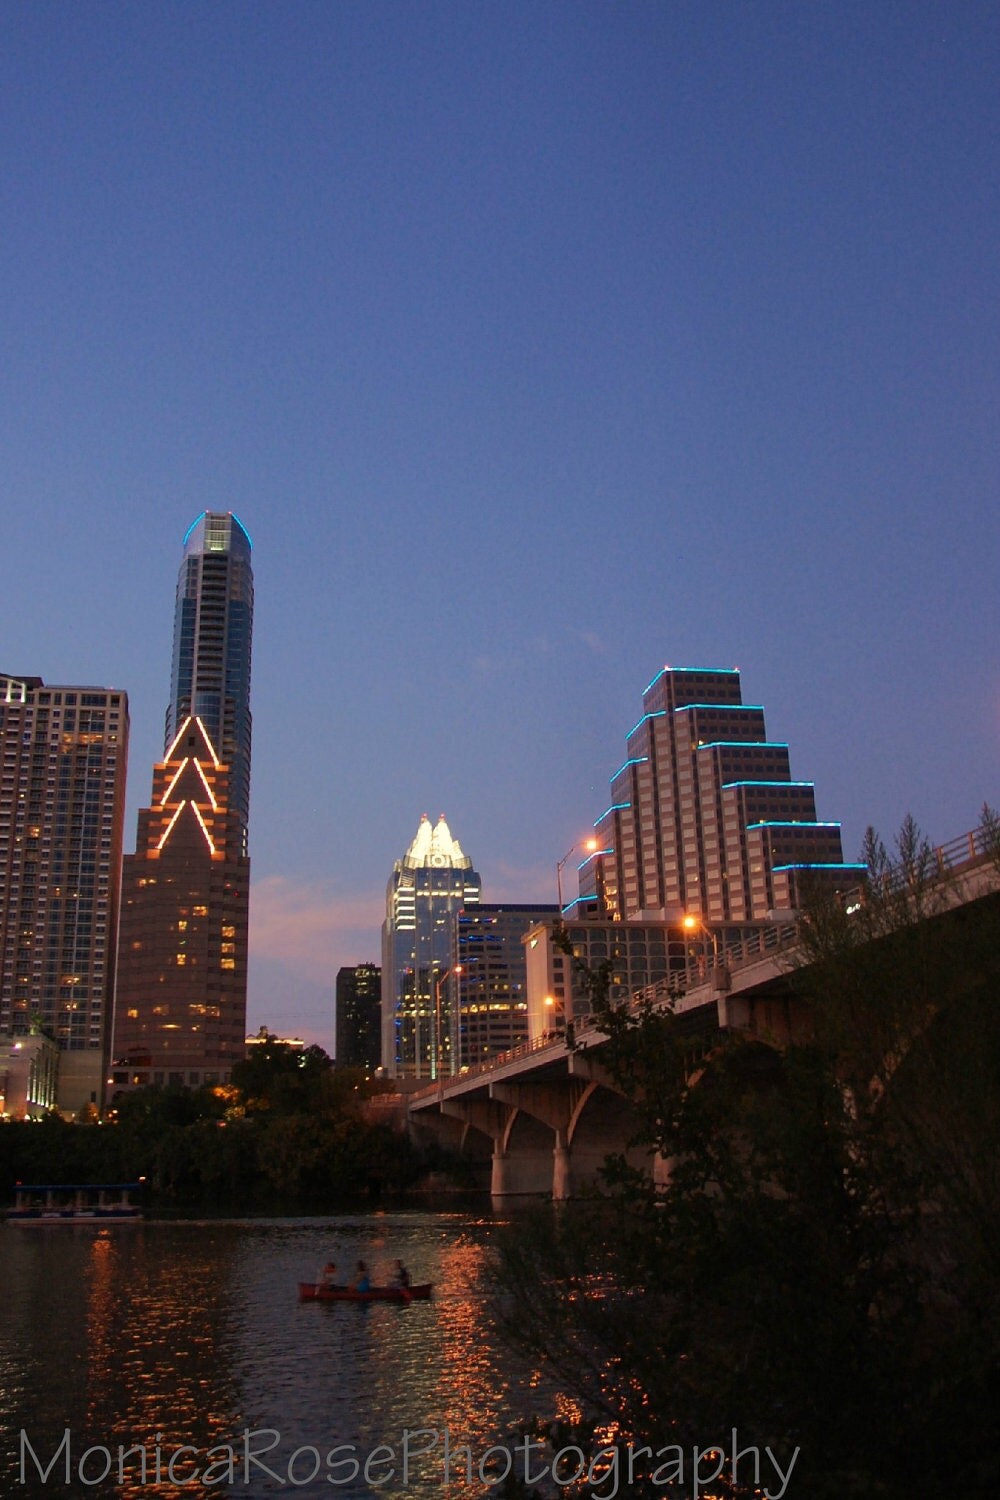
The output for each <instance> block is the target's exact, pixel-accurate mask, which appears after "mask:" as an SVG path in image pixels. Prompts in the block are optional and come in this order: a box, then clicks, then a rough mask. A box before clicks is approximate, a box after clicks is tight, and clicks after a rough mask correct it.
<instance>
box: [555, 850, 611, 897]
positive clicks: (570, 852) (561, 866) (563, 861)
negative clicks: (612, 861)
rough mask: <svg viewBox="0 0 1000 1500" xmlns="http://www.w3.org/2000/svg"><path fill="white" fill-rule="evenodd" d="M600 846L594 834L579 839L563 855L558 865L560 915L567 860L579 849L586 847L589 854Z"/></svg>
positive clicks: (593, 852)
mask: <svg viewBox="0 0 1000 1500" xmlns="http://www.w3.org/2000/svg"><path fill="white" fill-rule="evenodd" d="M600 847H601V845H600V840H599V839H595V838H594V837H593V835H591V837H590V838H589V839H577V841H576V843H575V844H574V845H573V846H572V847H571V848H569V849H567V850H566V853H565V854H564V855H563V857H562V859H561V860H560V861H559V863H558V864H557V865H556V893H557V895H558V897H559V915H560V916H562V909H563V898H562V872H563V870H564V869H565V867H566V861H567V860H568V859H572V858H573V855H574V854H575V853H576V851H577V850H578V849H586V850H587V852H588V853H589V854H596V853H597V850H598V849H599V848H600Z"/></svg>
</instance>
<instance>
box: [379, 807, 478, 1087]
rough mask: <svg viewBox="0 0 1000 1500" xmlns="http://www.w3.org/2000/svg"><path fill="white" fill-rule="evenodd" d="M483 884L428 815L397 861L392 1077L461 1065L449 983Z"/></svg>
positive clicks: (390, 941)
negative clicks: (446, 996) (460, 929)
mask: <svg viewBox="0 0 1000 1500" xmlns="http://www.w3.org/2000/svg"><path fill="white" fill-rule="evenodd" d="M481 889H482V882H481V880H480V879H479V876H478V874H477V873H476V871H475V870H474V869H473V868H472V860H471V859H470V858H469V857H468V855H466V854H463V852H462V849H461V846H460V845H459V843H458V840H457V839H453V838H452V836H451V831H450V829H449V828H448V824H447V823H446V822H445V820H444V815H443V814H442V816H441V818H440V820H439V821H438V824H437V826H436V827H432V826H431V823H430V820H429V818H428V817H427V815H426V813H425V814H424V816H423V817H422V818H421V820H420V826H419V828H418V829H417V832H416V836H415V837H414V839H413V842H412V843H411V844H410V847H409V849H407V851H406V853H405V854H404V855H403V858H402V859H397V861H396V863H395V865H394V866H393V871H392V875H391V876H390V878H389V884H388V888H387V890H386V916H385V921H384V923H383V924H382V1066H383V1067H384V1068H385V1069H386V1072H387V1073H389V1074H390V1076H392V1077H408V1078H438V1077H441V1076H442V1075H443V1074H450V1073H452V1072H454V1071H455V1070H456V1068H457V1066H458V1062H457V1059H458V1036H457V1031H456V1029H455V1017H454V1015H450V1014H449V1012H448V1010H447V1008H446V1006H445V1004H444V1000H443V996H442V987H443V985H444V983H445V982H446V979H447V975H448V972H449V971H450V969H451V968H452V966H453V965H454V964H455V963H456V962H457V957H456V952H455V918H456V916H457V915H458V913H459V911H460V910H462V908H463V907H466V908H467V907H470V906H475V905H478V902H479V896H480V891H481Z"/></svg>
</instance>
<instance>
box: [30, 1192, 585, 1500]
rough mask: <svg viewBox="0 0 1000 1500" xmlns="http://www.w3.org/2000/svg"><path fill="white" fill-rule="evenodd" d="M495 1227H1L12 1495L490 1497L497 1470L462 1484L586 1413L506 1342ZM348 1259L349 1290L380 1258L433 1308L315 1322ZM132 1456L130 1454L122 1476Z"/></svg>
mask: <svg viewBox="0 0 1000 1500" xmlns="http://www.w3.org/2000/svg"><path fill="white" fill-rule="evenodd" d="M499 1222H500V1221H499V1220H498V1219H496V1218H494V1217H491V1216H490V1215H489V1214H488V1213H486V1214H483V1215H481V1216H480V1215H477V1214H476V1213H475V1212H470V1213H461V1212H458V1213H425V1212H399V1213H394V1212H386V1213H379V1214H368V1215H357V1216H354V1217H346V1216H345V1217H336V1218H324V1219H316V1218H312V1219H271V1220H245V1221H233V1220H209V1221H203V1222H173V1223H168V1222H162V1223H158V1222H144V1223H140V1224H135V1225H120V1226H114V1227H110V1226H105V1227H103V1228H85V1227H80V1226H77V1227H72V1228H67V1227H46V1228H39V1227H32V1228H26V1227H22V1226H17V1225H12V1224H7V1225H0V1265H2V1268H3V1276H2V1284H3V1296H2V1300H0V1493H2V1495H3V1496H4V1497H13V1496H23V1497H25V1500H40V1497H42V1496H53V1497H55V1496H66V1495H74V1496H82V1495H93V1496H99V1497H102V1500H104V1497H120V1500H138V1497H140V1496H149V1497H153V1500H182V1497H190V1496H192V1495H206V1494H215V1495H224V1496H226V1497H228V1500H241V1497H249V1496H253V1497H256V1496H264V1495H275V1494H285V1495H292V1494H297V1495H301V1496H305V1497H307V1500H315V1497H318V1496H320V1495H323V1496H327V1497H329V1496H331V1495H332V1496H337V1495H341V1496H345V1497H349V1500H358V1497H361V1496H374V1495H387V1494H400V1493H407V1494H414V1495H425V1496H428V1497H431V1496H442V1497H452V1496H454V1497H456V1500H457V1497H463V1500H472V1497H479V1496H481V1495H484V1494H487V1493H488V1492H489V1479H490V1472H489V1470H487V1471H486V1483H483V1482H481V1481H479V1480H477V1479H476V1478H474V1480H473V1484H472V1485H471V1486H470V1485H469V1484H468V1483H467V1481H466V1479H465V1478H463V1472H464V1471H467V1470H468V1466H469V1464H470V1462H471V1464H472V1467H473V1473H474V1475H475V1473H476V1470H477V1469H478V1468H479V1466H480V1465H481V1464H482V1463H483V1462H484V1459H485V1456H486V1454H487V1450H489V1449H490V1447H491V1445H492V1444H494V1443H496V1442H497V1441H498V1440H500V1439H502V1438H503V1437H504V1436H505V1435H508V1434H510V1433H511V1432H512V1431H513V1430H514V1428H515V1426H516V1424H517V1423H518V1422H519V1421H520V1420H522V1419H526V1418H528V1417H530V1416H531V1415H532V1414H537V1415H543V1414H548V1413H551V1412H553V1411H556V1410H558V1411H560V1412H562V1413H563V1414H568V1413H571V1412H572V1409H573V1408H572V1406H571V1405H570V1404H569V1403H567V1402H566V1401H564V1400H562V1399H561V1398H560V1397H559V1394H558V1392H557V1391H556V1390H555V1389H554V1388H553V1387H551V1386H550V1385H549V1384H547V1382H546V1381H545V1380H544V1379H543V1377H542V1375H541V1373H540V1372H539V1371H538V1370H536V1369H532V1368H530V1367H528V1366H526V1365H525V1364H524V1363H523V1361H521V1360H520V1359H519V1358H517V1357H515V1356H514V1355H513V1354H512V1353H511V1352H510V1351H509V1350H507V1349H506V1348H505V1347H504V1346H503V1345H502V1344H501V1343H500V1342H499V1341H498V1339H497V1337H496V1335H495V1333H494V1330H493V1328H492V1327H491V1321H490V1310H489V1303H488V1298H487V1291H486V1284H485V1278H484V1262H485V1257H486V1254H487V1248H488V1245H489V1243H490V1240H491V1238H492V1236H493V1235H494V1234H495V1232H496V1228H497V1225H498V1223H499ZM331 1256H332V1258H333V1259H334V1260H335V1261H336V1263H337V1265H338V1266H339V1267H341V1268H342V1269H343V1268H347V1267H350V1266H353V1265H354V1264H355V1263H356V1262H357V1260H358V1259H359V1258H363V1259H365V1260H366V1261H367V1262H368V1263H369V1265H370V1266H371V1267H372V1270H373V1273H374V1279H375V1280H382V1279H387V1276H388V1272H389V1270H390V1268H391V1265H392V1262H393V1260H394V1259H395V1257H396V1256H400V1257H402V1259H403V1260H404V1261H405V1262H406V1264H407V1266H408V1267H409V1269H410V1271H411V1274H412V1276H413V1280H414V1281H415V1282H421V1281H432V1282H434V1284H435V1294H434V1298H433V1300H432V1301H430V1302H427V1303H421V1302H414V1303H412V1304H410V1305H409V1306H399V1305H394V1304H367V1305H359V1304H351V1303H300V1302H299V1301H298V1296H297V1283H298V1282H299V1281H309V1280H313V1279H314V1278H315V1276H316V1274H317V1272H318V1268H319V1267H320V1266H321V1265H322V1264H323V1263H324V1262H325V1261H326V1260H327V1259H328V1258H329V1257H331ZM417 1429H424V1430H425V1431H424V1433H423V1436H421V1437H419V1438H417V1437H411V1438H410V1439H409V1445H408V1447H409V1453H408V1463H407V1472H406V1474H405V1476H404V1472H403V1459H404V1456H407V1454H406V1447H407V1445H406V1443H405V1442H404V1436H405V1433H406V1432H407V1430H409V1431H410V1432H411V1433H414V1432H415V1431H416V1430H417ZM67 1432H68V1434H69V1436H68V1438H67V1437H66V1434H67ZM432 1434H436V1436H432ZM61 1444H62V1447H60V1445H61ZM446 1445H450V1448H451V1450H452V1455H451V1465H450V1474H451V1478H450V1480H449V1479H446V1467H445V1461H446V1456H447V1453H446ZM460 1446H465V1447H467V1448H468V1450H469V1456H468V1457H467V1458H465V1457H461V1456H460V1457H458V1458H456V1457H455V1456H454V1449H456V1448H458V1447H460ZM421 1447H423V1448H426V1450H427V1451H426V1452H425V1453H424V1454H423V1455H422V1456H419V1455H417V1453H416V1450H417V1449H418V1448H421ZM119 1448H124V1449H125V1450H133V1451H132V1452H131V1456H129V1457H127V1458H126V1459H125V1460H124V1462H123V1464H122V1472H121V1473H120V1474H119V1472H118V1468H119ZM88 1450H90V1451H88ZM230 1450H231V1451H230ZM333 1450H337V1451H336V1452H334V1451H333ZM494 1459H495V1461H496V1462H497V1463H500V1464H502V1463H503V1462H504V1461H503V1460H502V1459H500V1457H499V1456H498V1455H494ZM53 1460H54V1461H53ZM171 1461H172V1463H173V1468H172V1470H171V1469H170V1468H169V1465H170V1463H171ZM67 1462H68V1463H69V1465H70V1474H71V1482H70V1484H69V1486H67V1485H66V1483H65V1474H66V1464H67ZM517 1462H518V1463H519V1464H523V1462H524V1457H523V1454H522V1456H521V1457H520V1459H519V1460H518V1461H517ZM529 1462H530V1458H529ZM143 1463H145V1473H144V1472H143V1468H142V1465H143ZM107 1464H110V1466H111V1467H110V1469H109V1471H108V1472H107V1474H106V1475H105V1473H104V1470H105V1467H106V1465H107ZM50 1465H51V1468H50ZM46 1471H48V1473H47V1477H43V1475H45V1474H46ZM366 1471H367V1473H366ZM514 1472H515V1473H520V1472H521V1469H520V1467H517V1466H515V1470H514Z"/></svg>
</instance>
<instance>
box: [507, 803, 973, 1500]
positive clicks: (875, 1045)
mask: <svg viewBox="0 0 1000 1500" xmlns="http://www.w3.org/2000/svg"><path fill="white" fill-rule="evenodd" d="M896 852H897V856H898V857H897V858H896V859H894V860H893V859H890V858H889V856H888V854H887V853H886V852H885V849H884V846H883V845H882V844H881V841H880V840H879V839H878V838H877V835H875V834H873V833H870V834H869V836H868V838H867V840H866V858H867V860H868V862H869V872H870V873H869V878H868V880H867V882H866V885H865V889H864V892H863V899H862V901H861V904H860V905H858V904H857V902H848V903H835V902H827V901H823V900H819V899H816V900H815V901H813V902H811V903H810V907H809V910H808V912H807V914H806V917H805V920H804V923H803V940H804V944H805V949H806V955H807V958H808V964H807V966H804V968H803V971H802V973H801V974H798V975H796V976H794V979H793V982H794V984H795V987H796V990H797V992H798V994H799V996H800V997H801V1003H802V1004H803V1005H804V1006H806V1007H807V1009H808V1013H809V1015H810V1016H811V1018H812V1028H811V1035H810V1036H809V1039H808V1041H800V1042H797V1043H794V1044H789V1045H787V1046H785V1047H783V1048H782V1049H778V1048H777V1047H772V1046H768V1045H765V1044H763V1043H762V1041H761V1040H760V1039H752V1038H750V1037H748V1036H746V1035H740V1034H733V1033H730V1034H727V1035H724V1036H722V1037H721V1038H720V1039H719V1041H718V1043H717V1045H715V1046H713V1047H712V1049H711V1051H710V1052H709V1053H707V1055H702V1056H699V1055H697V1053H696V1052H694V1051H693V1050H692V1044H691V1041H690V1039H689V1038H687V1037H686V1036H685V1033H684V1029H683V1027H682V1026H680V1025H679V1024H678V1018H677V1017H675V1016H673V1015H672V1014H670V1013H669V1012H667V1013H662V1012H654V1011H653V1010H652V1009H651V1008H650V1007H649V1006H647V1007H645V1008H643V1009H641V1010H639V1011H638V1012H635V1011H633V1010H631V1009H629V1008H626V1007H614V1006H612V1005H610V1004H609V1003H608V1002H607V998H606V986H602V985H601V983H600V981H599V979H598V981H597V982H596V983H595V984H594V985H593V987H592V1000H593V1004H594V1011H595V1016H596V1017H597V1019H598V1022H599V1025H600V1026H601V1028H602V1029H603V1030H604V1031H605V1033H606V1034H607V1036H608V1043H607V1046H606V1049H605V1050H606V1053H607V1054H608V1065H609V1067H610V1068H611V1070H612V1072H613V1074H614V1076H615V1077H616V1078H617V1081H618V1084H619V1086H620V1087H621V1088H622V1089H623V1090H624V1091H626V1092H627V1093H628V1094H629V1096H630V1098H631V1099H632V1100H633V1102H634V1104H635V1106H636V1109H637V1111H638V1114H639V1119H640V1121H641V1124H640V1130H639V1140H641V1142H642V1143H643V1144H645V1145H646V1147H647V1148H648V1149H649V1150H650V1151H655V1152H656V1153H658V1154H659V1155H660V1157H661V1158H662V1159H663V1160H664V1161H668V1162H670V1163H672V1168H673V1169H672V1173H671V1175H670V1178H669V1180H668V1181H667V1182H666V1183H665V1184H657V1183H656V1182H654V1181H653V1179H652V1178H651V1176H650V1175H649V1174H648V1173H642V1172H639V1171H636V1170H633V1169H632V1168H630V1167H629V1166H628V1165H627V1164H626V1162H625V1161H624V1160H621V1159H619V1160H612V1161H609V1163H608V1166H607V1168H606V1188H605V1193H604V1196H603V1197H602V1198H601V1199H600V1201H598V1202H597V1203H594V1204H591V1205H568V1206H567V1210H566V1211H561V1212H559V1213H558V1214H556V1215H554V1216H553V1215H551V1214H549V1215H546V1216H544V1218H543V1220H542V1221H541V1222H539V1223H537V1224H535V1225H533V1226H526V1225H524V1224H522V1223H520V1222H518V1223H517V1225H516V1226H515V1228H514V1230H513V1231H512V1232H511V1233H510V1234H509V1235H508V1236H507V1238H506V1240H505V1242H504V1244H503V1246H502V1250H501V1256H500V1261H499V1266H498V1287H499V1290H500V1293H501V1297H500V1301H499V1308H500V1317H501V1320H502V1323H503V1325H504V1327H505V1328H506V1331H507V1333H508V1335H509V1337H511V1339H512V1340H513V1341H514V1342H515V1343H517V1344H518V1345H519V1346H520V1347H522V1348H524V1349H526V1350H528V1351H529V1352H530V1353H531V1354H532V1355H533V1356H535V1357H536V1358H539V1359H542V1360H544V1361H546V1362H547V1363H548V1364H549V1365H550V1367H552V1368H554V1369H555V1370H556V1371H557V1372H558V1373H559V1375H560V1376H561V1378H562V1379H563V1381H565V1382H566V1383H567V1385H568V1388H569V1390H570V1391H571V1392H572V1393H574V1394H576V1395H577V1396H578V1397H579V1398H580V1400H581V1403H582V1405H583V1407H584V1409H585V1410H586V1411H587V1412H588V1413H589V1414H590V1415H591V1416H592V1417H596V1418H597V1419H599V1420H602V1421H604V1422H605V1423H609V1424H610V1425H611V1428H612V1430H613V1431H614V1432H615V1434H616V1435H617V1438H618V1439H619V1440H620V1441H621V1442H623V1443H626V1444H631V1445H633V1446H637V1445H644V1444H645V1445H649V1446H651V1447H652V1448H653V1449H654V1450H656V1449H657V1448H663V1447H664V1446H665V1445H673V1444H678V1445H680V1448H681V1451H683V1452H689V1451H690V1450H691V1449H692V1448H693V1447H695V1446H700V1448H701V1449H704V1448H705V1447H706V1446H707V1445H710V1444H713V1443H719V1444H720V1446H722V1447H723V1448H727V1449H728V1448H729V1447H731V1446H732V1444H731V1434H732V1433H733V1431H734V1430H735V1432H736V1433H737V1434H738V1439H737V1441H738V1446H739V1447H740V1448H742V1449H743V1450H749V1449H756V1450H757V1452H759V1453H764V1452H765V1450H766V1449H767V1448H770V1450H771V1452H772V1453H774V1454H776V1455H778V1456H779V1457H781V1458H782V1461H783V1463H787V1461H788V1460H789V1459H790V1458H791V1455H792V1454H793V1453H794V1452H795V1451H796V1449H797V1450H798V1457H797V1459H796V1468H795V1486H794V1489H793V1492H794V1493H802V1494H803V1495H809V1496H810V1497H825V1496H830V1497H833V1496H837V1497H844V1496H858V1497H862V1496H871V1497H875V1496H879V1497H883V1500H889V1497H899V1500H903V1497H904V1496H905V1497H907V1500H909V1497H910V1496H912V1495H915V1494H920V1495H921V1496H936V1495H941V1496H944V1495H949V1496H950V1495H952V1494H954V1493H959V1492H961V1493H963V1494H965V1495H970V1494H972V1495H980V1494H982V1495H985V1494H987V1493H991V1494H992V1493H993V1490H994V1487H995V1485H996V1483H997V1480H998V1478H1000V1474H998V1455H1000V1445H998V1439H1000V1430H998V1423H997V1416H996V1411H997V1410H998V1409H1000V1406H998V1403H997V1401H996V1399H995V1398H996V1394H997V1387H998V1377H1000V1317H998V1306H1000V1297H998V1281H1000V1278H998V1274H997V1272H998V1267H1000V1260H998V1247H1000V1236H998V1232H997V1231H998V1203H1000V1192H998V1176H997V1174H998V1163H1000V1023H998V1010H997V1003H998V1000H1000V941H998V939H1000V895H998V894H996V893H994V894H993V895H992V896H989V897H987V898H985V899H984V900H982V901H978V902H975V903H971V904H969V905H965V906H957V907H956V906H952V907H949V904H948V892H947V888H946V886H945V887H943V886H942V884H941V882H940V881H939V879H938V878H937V877H938V871H937V865H936V862H935V860H934V859H933V857H932V856H931V853H930V850H929V847H928V846H927V845H926V841H925V840H923V838H922V836H921V835H920V832H919V830H918V829H917V827H916V825H915V824H914V823H913V822H912V820H907V822H906V823H905V824H904V826H903V829H902V830H901V832H900V836H899V839H898V841H897V850H896ZM849 908H851V909H849ZM971 1435H974V1436H971ZM728 1458H731V1455H727V1462H728ZM747 1462H749V1460H747ZM690 1470H691V1465H690V1463H689V1465H688V1473H687V1474H685V1475H682V1476H679V1477H678V1483H677V1487H676V1489H675V1490H674V1491H673V1492H672V1493H674V1494H676V1495H687V1494H691V1493H693V1485H692V1481H693V1476H692V1474H691V1472H690ZM727 1475H728V1476H729V1479H728V1481H727ZM661 1478H662V1476H661ZM742 1478H743V1479H745V1478H746V1474H745V1473H744V1475H743V1476H742ZM731 1480H732V1476H731V1472H730V1469H729V1467H727V1466H724V1469H723V1472H722V1474H721V1475H720V1477H719V1478H718V1479H717V1480H716V1481H715V1483H714V1484H713V1485H712V1487H711V1488H712V1492H713V1493H716V1494H719V1495H728V1494H735V1493H737V1492H738V1489H739V1486H738V1484H735V1485H734V1484H733V1483H732V1482H731ZM592 1488H594V1489H595V1491H596V1493H598V1494H599V1493H601V1491H600V1488H599V1487H592ZM703 1488H704V1487H703ZM771 1489H772V1493H774V1492H775V1489H776V1486H775V1485H773V1484H772V1486H771ZM633 1493H635V1494H644V1493H649V1494H662V1493H663V1489H662V1487H661V1486H658V1485H656V1484H654V1483H653V1482H652V1476H651V1473H650V1471H649V1468H648V1467H647V1472H646V1475H645V1478H640V1479H639V1480H638V1481H637V1483H635V1484H634V1485H633Z"/></svg>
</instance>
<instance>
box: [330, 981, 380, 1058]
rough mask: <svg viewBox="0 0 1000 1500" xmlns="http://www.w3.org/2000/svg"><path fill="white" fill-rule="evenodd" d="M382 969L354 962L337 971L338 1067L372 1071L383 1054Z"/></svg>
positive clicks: (336, 1025)
mask: <svg viewBox="0 0 1000 1500" xmlns="http://www.w3.org/2000/svg"><path fill="white" fill-rule="evenodd" d="M381 999H382V970H381V969H380V968H379V966H378V964H355V965H354V966H353V967H348V968H344V969H338V970H337V989H336V1008H337V1018H336V1022H335V1043H334V1056H335V1059H336V1063H337V1066H338V1068H365V1069H366V1070H367V1071H368V1072H370V1073H373V1072H374V1071H375V1069H376V1068H377V1067H378V1065H379V1059H380V1057H381V1044H382V1035H381V1015H382V1010H381Z"/></svg>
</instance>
